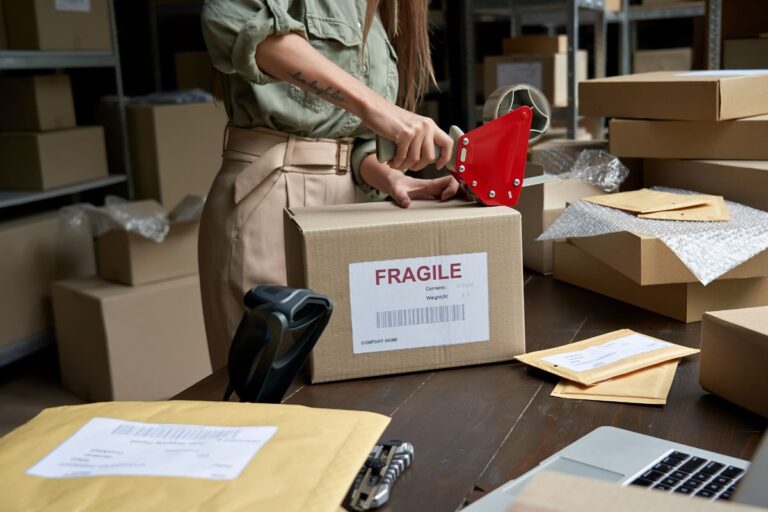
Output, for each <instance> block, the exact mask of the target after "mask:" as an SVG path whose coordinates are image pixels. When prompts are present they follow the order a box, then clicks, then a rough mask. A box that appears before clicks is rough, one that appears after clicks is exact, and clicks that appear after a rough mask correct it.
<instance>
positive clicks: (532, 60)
mask: <svg viewBox="0 0 768 512" xmlns="http://www.w3.org/2000/svg"><path fill="white" fill-rule="evenodd" d="M586 79H587V52H586V51H584V50H579V52H578V54H577V65H576V80H577V81H582V80H586ZM512 84H529V85H532V86H534V87H536V88H538V89H539V90H541V92H543V93H544V95H545V96H546V97H547V98H548V99H549V102H550V104H551V105H552V106H553V107H564V106H567V105H568V54H566V53H553V54H550V55H502V56H496V57H486V58H485V61H484V80H483V85H484V88H485V97H486V98H487V97H488V96H490V95H491V93H492V92H493V91H495V90H496V89H498V88H499V87H501V86H504V85H512Z"/></svg>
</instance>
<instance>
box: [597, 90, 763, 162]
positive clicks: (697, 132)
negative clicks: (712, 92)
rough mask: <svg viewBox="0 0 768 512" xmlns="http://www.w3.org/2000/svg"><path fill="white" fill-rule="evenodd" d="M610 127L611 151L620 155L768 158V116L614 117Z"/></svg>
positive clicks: (643, 156)
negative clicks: (693, 118)
mask: <svg viewBox="0 0 768 512" xmlns="http://www.w3.org/2000/svg"><path fill="white" fill-rule="evenodd" d="M766 96H768V95H766ZM608 130H609V133H610V136H609V140H610V152H611V153H612V154H614V155H616V156H620V157H641V158H697V159H698V158H700V159H718V158H723V159H730V158H733V159H742V160H750V159H754V160H758V159H768V145H766V144H765V141H766V140H768V116H755V117H749V118H746V119H736V120H733V121H721V122H714V121H713V122H701V121H643V120H639V119H612V120H611V122H610V125H609V128H608Z"/></svg>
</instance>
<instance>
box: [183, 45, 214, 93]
mask: <svg viewBox="0 0 768 512" xmlns="http://www.w3.org/2000/svg"><path fill="white" fill-rule="evenodd" d="M173 58H174V61H175V63H176V88H177V89H180V90H185V89H202V90H204V91H208V92H210V93H213V92H214V87H213V86H214V69H213V64H212V63H211V57H210V56H209V55H208V52H181V53H177V54H175V55H174V56H173Z"/></svg>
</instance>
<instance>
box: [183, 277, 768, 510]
mask: <svg viewBox="0 0 768 512" xmlns="http://www.w3.org/2000/svg"><path fill="white" fill-rule="evenodd" d="M525 323H526V340H527V348H528V350H540V349H544V348H550V347H554V346H558V345H562V344H565V343H569V342H573V341H578V340H582V339H585V338H589V337H592V336H596V335H598V334H602V333H605V332H609V331H613V330H616V329H621V328H625V327H626V328H631V329H634V330H637V331H639V332H642V333H645V334H648V335H650V336H655V337H658V338H661V339H664V340H667V341H671V342H674V343H679V344H682V345H686V346H690V347H698V344H699V329H700V324H699V323H694V324H688V325H686V324H682V323H679V322H676V321H674V320H670V319H667V318H664V317H661V316H659V315H656V314H654V313H650V312H647V311H644V310H641V309H638V308H635V307H633V306H629V305H626V304H622V303H619V302H616V301H613V300H611V299H608V298H605V297H602V296H599V295H596V294H593V293H591V292H588V291H585V290H582V289H579V288H575V287H573V286H570V285H567V284H564V283H560V282H558V281H555V280H553V279H552V278H549V277H545V276H540V275H537V274H531V273H526V281H525ZM698 371H699V364H698V356H693V357H688V358H685V359H684V360H683V361H682V362H681V364H680V366H679V367H678V370H677V375H676V377H675V381H674V384H673V385H672V390H671V392H670V395H669V400H668V402H667V405H665V406H663V407H660V406H645V405H629V404H627V405H625V404H617V403H604V402H592V401H581V400H564V399H561V398H554V397H551V396H550V393H551V391H552V388H553V386H554V385H555V384H556V383H557V378H556V377H552V376H551V375H549V374H546V373H544V372H541V371H538V370H534V369H529V368H526V367H524V366H523V365H522V364H520V363H516V362H515V363H503V364H493V365H484V366H474V367H468V368H457V369H453V370H441V371H434V372H422V373H412V374H406V375H396V376H392V377H382V378H371V379H362V380H355V381H348V382H339V383H330V384H318V385H310V384H308V383H307V382H306V381H305V380H304V378H303V377H301V378H300V379H298V380H300V382H295V383H294V386H293V387H292V389H291V390H290V391H289V392H288V394H287V395H286V399H285V403H288V404H301V405H308V406H315V407H328V408H338V409H359V410H366V411H373V412H378V413H381V414H386V415H387V416H390V417H391V418H392V422H391V423H390V425H389V427H388V428H387V431H386V433H385V437H386V438H396V439H403V440H406V441H409V442H411V443H413V445H414V447H415V450H416V457H415V461H414V464H413V466H412V467H411V468H410V469H408V470H407V471H406V472H405V473H404V475H403V476H402V477H401V478H400V480H399V481H398V483H397V485H396V487H395V489H394V492H393V495H392V498H391V500H390V503H389V504H388V505H387V507H385V508H383V509H381V510H390V511H392V510H397V511H408V510H415V511H426V510H429V511H443V510H445V511H454V510H457V509H459V508H461V507H462V506H463V505H464V504H466V503H468V502H471V501H474V500H475V499H477V498H479V497H480V496H482V495H483V494H484V493H485V492H488V491H491V490H493V489H495V488H496V487H498V486H500V485H501V484H503V483H504V482H506V481H507V480H510V479H512V478H515V477H517V476H519V475H521V474H522V473H524V472H526V471H527V470H529V469H531V468H532V467H534V466H536V465H537V464H538V463H539V461H541V460H542V459H544V458H546V457H547V456H549V455H551V454H552V453H554V452H555V451H557V450H559V449H561V448H563V447H564V446H565V445H567V444H569V443H571V442H573V441H575V440H576V439H578V438H579V437H581V436H582V435H584V434H586V433H588V432H590V431H591V430H593V429H595V428H597V427H599V426H601V425H613V426H617V427H622V428H626V429H629V430H634V431H636V432H641V433H646V434H650V435H655V436H658V437H662V438H666V439H670V440H673V441H679V442H683V443H686V444H690V445H694V446H697V447H700V448H704V449H707V450H713V451H717V452H722V453H725V454H727V455H732V456H735V457H740V458H745V459H748V458H750V457H751V456H752V453H753V452H754V450H755V449H756V448H757V443H758V442H759V440H760V438H761V435H762V433H763V431H764V430H765V427H766V421H765V420H764V419H763V418H761V417H759V416H757V415H754V414H751V413H749V412H747V411H745V410H743V409H740V408H738V407H736V406H734V405H732V404H730V403H728V402H726V401H724V400H721V399H719V398H717V397H715V396H713V395H710V394H707V393H706V392H704V391H703V390H702V389H701V388H700V387H699V384H698ZM226 383H227V375H226V372H225V371H219V372H217V373H215V374H213V375H212V376H210V377H208V378H207V379H205V380H203V381H201V382H200V383H198V384H196V385H194V386H192V387H191V388H189V389H188V390H186V391H184V392H183V393H181V394H180V395H179V396H178V397H177V398H178V399H186V400H221V397H222V395H223V393H224V389H225V387H226Z"/></svg>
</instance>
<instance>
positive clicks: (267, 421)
mask: <svg viewBox="0 0 768 512" xmlns="http://www.w3.org/2000/svg"><path fill="white" fill-rule="evenodd" d="M97 417H98V418H114V419H119V420H128V421H134V422H151V423H163V424H167V423H171V424H188V425H212V426H219V427H223V426H240V427H244V426H249V427H250V426H273V427H277V431H276V432H275V433H274V435H273V436H272V438H271V439H269V441H267V442H266V443H265V444H264V445H263V446H262V447H261V448H260V450H259V451H258V452H257V453H256V455H255V456H254V457H253V458H252V459H251V460H250V462H249V463H248V464H247V465H246V466H245V468H244V469H243V470H242V472H241V473H240V474H239V476H237V477H236V478H235V479H233V480H208V479H202V478H188V477H156V476H92V477H80V478H43V477H38V476H30V475H28V474H27V473H26V472H27V471H28V470H29V469H30V468H31V467H32V466H34V465H36V464H37V463H38V462H39V461H41V460H42V459H43V458H44V457H46V456H47V455H48V454H49V453H50V452H52V451H53V450H54V449H55V448H57V447H58V446H59V445H60V444H61V443H63V442H64V441H66V440H67V439H69V438H70V437H72V436H73V434H75V433H76V432H77V431H78V430H79V429H80V428H81V427H83V425H85V424H86V423H87V422H89V421H90V420H92V419H93V418H97ZM388 423H389V418H387V417H385V416H381V415H379V414H373V413H369V412H359V411H337V410H330V409H312V408H308V407H302V406H295V405H269V404H241V403H226V402H182V401H179V402H173V401H171V402H110V403H97V404H90V405H83V406H72V407H58V408H53V409H46V410H45V411H43V412H42V413H40V414H39V415H38V416H37V417H35V418H34V419H32V420H31V421H30V422H28V423H27V424H25V425H23V426H21V427H19V428H17V429H16V430H14V431H13V432H11V433H10V434H8V435H6V436H5V437H3V438H1V439H0V496H2V498H0V510H19V511H22V510H23V511H25V512H27V511H38V510H66V511H68V512H81V511H100V512H101V511H110V512H117V511H136V510H162V511H163V512H171V511H198V510H199V511H202V510H205V511H217V512H227V511H255V510H265V511H266V510H275V511H278V510H279V511H280V512H288V511H334V512H335V511H337V510H338V509H339V505H340V504H341V502H342V500H343V499H344V496H345V495H346V493H347V491H348V490H349V487H350V486H351V484H352V482H353V480H354V478H355V475H356V474H357V472H358V471H359V469H360V467H361V466H362V464H363V463H364V462H365V459H366V457H367V456H368V454H369V452H370V450H371V448H373V446H374V444H375V443H376V442H377V441H378V439H379V437H380V436H381V434H382V433H383V431H384V429H385V427H386V426H387V424H388Z"/></svg>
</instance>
